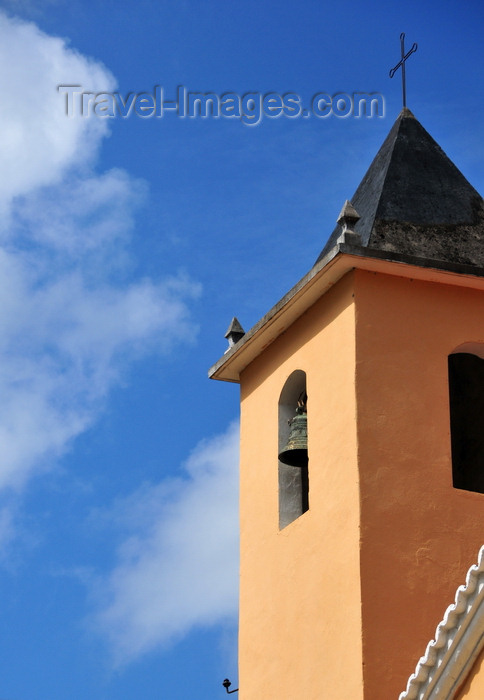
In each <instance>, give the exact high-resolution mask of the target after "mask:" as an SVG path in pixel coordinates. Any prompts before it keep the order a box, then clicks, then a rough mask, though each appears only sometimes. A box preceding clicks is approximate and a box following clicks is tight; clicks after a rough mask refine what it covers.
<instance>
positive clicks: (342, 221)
mask: <svg viewBox="0 0 484 700" xmlns="http://www.w3.org/2000/svg"><path fill="white" fill-rule="evenodd" d="M360 219H361V216H360V215H359V214H358V212H357V211H356V209H355V208H354V206H353V205H352V204H351V202H350V201H349V200H348V199H347V200H346V202H345V203H344V205H343V208H342V210H341V211H340V214H339V216H338V219H337V223H338V224H339V225H340V226H341V228H342V229H343V231H342V232H341V235H340V236H339V238H338V241H337V242H338V243H353V244H361V237H360V235H359V234H358V233H356V232H355V231H354V230H353V226H355V224H356V223H357V222H358V221H359V220H360Z"/></svg>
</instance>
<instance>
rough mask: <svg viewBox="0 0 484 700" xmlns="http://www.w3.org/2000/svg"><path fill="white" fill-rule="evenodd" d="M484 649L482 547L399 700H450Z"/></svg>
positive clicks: (483, 560) (483, 566) (483, 568)
mask: <svg viewBox="0 0 484 700" xmlns="http://www.w3.org/2000/svg"><path fill="white" fill-rule="evenodd" d="M483 648H484V546H483V547H481V549H480V551H479V557H478V562H477V564H475V565H473V566H471V568H470V569H469V571H468V572H467V576H466V583H465V585H464V586H459V588H458V589H457V593H456V596H455V603H453V604H452V605H450V606H449V607H448V608H447V610H446V612H445V615H444V619H443V620H442V622H441V623H440V624H439V625H438V626H437V629H436V631H435V639H433V640H432V641H431V642H429V644H428V646H427V649H426V651H425V655H424V656H422V658H421V659H420V661H419V662H418V664H417V668H416V669H415V672H414V673H412V675H411V676H410V678H409V680H408V684H407V689H406V690H405V692H403V693H401V694H400V696H399V700H452V698H455V696H456V693H457V692H458V690H459V688H460V687H461V685H462V683H463V682H464V681H465V679H466V677H467V675H468V673H469V671H470V670H471V668H472V665H473V663H474V662H475V660H476V658H477V657H478V656H479V654H480V652H481V651H482V649H483Z"/></svg>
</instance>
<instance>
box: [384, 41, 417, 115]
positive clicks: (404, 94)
mask: <svg viewBox="0 0 484 700" xmlns="http://www.w3.org/2000/svg"><path fill="white" fill-rule="evenodd" d="M417 48H418V46H417V44H413V46H412V48H411V49H410V51H408V53H405V33H404V32H402V33H401V34H400V49H401V54H402V57H401V59H400V61H399V62H398V63H397V65H396V66H395V68H392V69H391V71H390V78H393V76H394V75H395V73H396V72H397V70H398V69H399V68H400V66H401V67H402V97H403V109H407V86H406V84H405V61H406V60H407V58H408V57H409V56H411V55H412V54H413V53H415V51H416V50H417Z"/></svg>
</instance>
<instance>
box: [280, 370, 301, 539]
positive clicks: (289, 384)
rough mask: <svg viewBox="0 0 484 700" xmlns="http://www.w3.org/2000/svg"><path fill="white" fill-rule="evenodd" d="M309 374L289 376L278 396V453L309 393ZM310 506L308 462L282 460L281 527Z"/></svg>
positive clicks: (296, 371) (295, 373)
mask: <svg viewBox="0 0 484 700" xmlns="http://www.w3.org/2000/svg"><path fill="white" fill-rule="evenodd" d="M306 394H307V389H306V373H305V372H303V371H302V370H300V369H297V370H295V371H294V372H293V373H292V374H291V375H290V376H289V377H288V379H287V381H286V383H285V384H284V387H283V389H282V391H281V395H280V397H279V445H278V454H280V452H281V451H282V450H283V449H284V447H285V446H286V445H287V442H288V438H289V434H290V431H291V425H290V421H291V419H293V418H294V416H295V414H296V409H297V407H298V401H300V400H301V397H304V396H306ZM308 509H309V474H308V466H307V464H305V465H303V466H291V465H289V464H284V463H283V462H281V461H280V460H279V529H281V530H282V528H284V527H286V526H287V525H289V523H292V522H293V520H296V518H298V517H299V516H300V515H302V514H303V513H305V512H306V511H307V510H308Z"/></svg>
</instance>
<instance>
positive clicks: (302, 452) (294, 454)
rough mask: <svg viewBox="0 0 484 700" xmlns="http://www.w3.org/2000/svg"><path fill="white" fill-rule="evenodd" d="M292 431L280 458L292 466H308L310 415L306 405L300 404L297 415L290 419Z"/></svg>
mask: <svg viewBox="0 0 484 700" xmlns="http://www.w3.org/2000/svg"><path fill="white" fill-rule="evenodd" d="M289 424H290V426H291V431H290V433H289V438H288V440H287V444H286V446H285V447H284V449H283V450H282V452H281V453H280V455H279V460H280V461H281V462H283V463H284V464H289V466H291V467H306V466H307V464H308V416H307V412H306V406H305V405H299V406H298V407H297V409H296V415H295V416H294V418H291V420H290V421H289Z"/></svg>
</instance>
